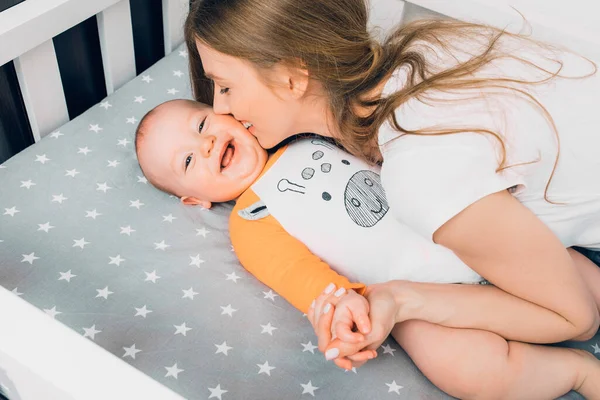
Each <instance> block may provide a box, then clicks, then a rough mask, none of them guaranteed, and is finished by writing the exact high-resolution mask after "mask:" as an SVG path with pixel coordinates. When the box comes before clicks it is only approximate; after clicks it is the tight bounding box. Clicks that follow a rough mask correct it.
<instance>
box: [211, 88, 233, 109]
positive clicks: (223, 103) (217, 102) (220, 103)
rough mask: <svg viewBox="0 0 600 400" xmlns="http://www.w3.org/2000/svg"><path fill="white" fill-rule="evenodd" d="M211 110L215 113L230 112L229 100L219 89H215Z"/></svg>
mask: <svg viewBox="0 0 600 400" xmlns="http://www.w3.org/2000/svg"><path fill="white" fill-rule="evenodd" d="M213 111H214V113H215V114H223V115H225V114H230V113H231V110H230V108H229V101H228V100H227V96H226V95H222V94H220V93H219V91H217V90H215V94H214V98H213Z"/></svg>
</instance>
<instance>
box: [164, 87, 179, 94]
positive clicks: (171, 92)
mask: <svg viewBox="0 0 600 400" xmlns="http://www.w3.org/2000/svg"><path fill="white" fill-rule="evenodd" d="M177 92H179V90H177V89H175V88H171V89H169V90H167V93H169V94H175V93H177Z"/></svg>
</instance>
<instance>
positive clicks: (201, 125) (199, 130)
mask: <svg viewBox="0 0 600 400" xmlns="http://www.w3.org/2000/svg"><path fill="white" fill-rule="evenodd" d="M205 122H206V118H204V119H203V120H202V122H200V126H199V127H198V132H199V133H202V129H204V123H205Z"/></svg>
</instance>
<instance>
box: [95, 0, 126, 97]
mask: <svg viewBox="0 0 600 400" xmlns="http://www.w3.org/2000/svg"><path fill="white" fill-rule="evenodd" d="M97 20H98V34H99V36H100V51H101V52H102V66H103V67H104V80H105V82H106V93H107V94H111V93H112V92H114V91H115V89H117V88H119V87H121V86H122V85H123V84H125V83H126V82H128V81H130V80H131V79H132V78H133V77H135V54H134V50H133V31H132V29H131V9H130V8H129V0H122V1H119V2H118V3H117V4H114V5H112V6H110V7H108V8H107V9H106V10H104V11H102V12H101V13H99V14H98V15H97Z"/></svg>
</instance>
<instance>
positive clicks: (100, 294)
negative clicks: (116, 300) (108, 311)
mask: <svg viewBox="0 0 600 400" xmlns="http://www.w3.org/2000/svg"><path fill="white" fill-rule="evenodd" d="M96 292H98V294H97V295H96V297H95V298H98V297H104V299H105V300H108V296H109V295H111V294H113V293H114V292H111V291H110V290H108V286H106V287H105V288H104V289H96ZM134 358H135V357H134Z"/></svg>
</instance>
